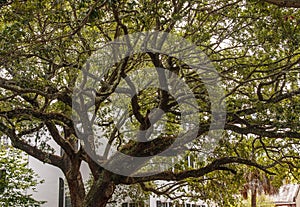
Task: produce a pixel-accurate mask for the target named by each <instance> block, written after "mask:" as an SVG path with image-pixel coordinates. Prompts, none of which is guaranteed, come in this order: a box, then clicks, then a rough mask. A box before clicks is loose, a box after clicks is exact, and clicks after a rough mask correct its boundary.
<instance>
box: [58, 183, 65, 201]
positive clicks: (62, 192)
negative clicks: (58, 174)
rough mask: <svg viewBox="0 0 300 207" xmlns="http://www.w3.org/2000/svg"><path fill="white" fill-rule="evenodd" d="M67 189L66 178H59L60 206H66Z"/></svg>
mask: <svg viewBox="0 0 300 207" xmlns="http://www.w3.org/2000/svg"><path fill="white" fill-rule="evenodd" d="M64 190H65V182H64V179H62V178H59V180H58V207H63V206H64V194H65V192H64Z"/></svg>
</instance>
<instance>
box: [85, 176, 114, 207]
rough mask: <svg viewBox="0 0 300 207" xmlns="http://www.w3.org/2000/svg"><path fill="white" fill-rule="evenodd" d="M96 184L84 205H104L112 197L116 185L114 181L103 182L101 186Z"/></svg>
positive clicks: (90, 206)
mask: <svg viewBox="0 0 300 207" xmlns="http://www.w3.org/2000/svg"><path fill="white" fill-rule="evenodd" d="M97 186H98V185H94V186H93V187H92V189H91V190H90V192H89V194H88V195H87V198H86V201H85V204H84V207H104V206H106V204H107V203H108V201H109V199H110V198H111V197H112V195H113V193H114V190H115V185H114V183H113V182H102V183H101V185H100V186H99V187H97Z"/></svg>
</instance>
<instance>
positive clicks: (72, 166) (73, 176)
mask: <svg viewBox="0 0 300 207" xmlns="http://www.w3.org/2000/svg"><path fill="white" fill-rule="evenodd" d="M80 165H81V161H80V160H77V159H73V160H69V159H68V160H67V161H66V165H65V166H66V168H65V169H67V170H66V171H64V172H65V173H64V174H65V177H66V179H67V182H68V187H69V191H70V198H71V203H72V207H83V202H84V198H85V188H84V183H83V179H82V176H81V173H80Z"/></svg>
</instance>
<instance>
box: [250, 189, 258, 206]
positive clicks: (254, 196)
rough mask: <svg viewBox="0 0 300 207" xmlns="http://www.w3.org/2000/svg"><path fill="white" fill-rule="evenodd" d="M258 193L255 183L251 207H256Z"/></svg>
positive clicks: (252, 190)
mask: <svg viewBox="0 0 300 207" xmlns="http://www.w3.org/2000/svg"><path fill="white" fill-rule="evenodd" d="M256 195H257V188H256V185H254V186H253V187H252V189H251V207H256Z"/></svg>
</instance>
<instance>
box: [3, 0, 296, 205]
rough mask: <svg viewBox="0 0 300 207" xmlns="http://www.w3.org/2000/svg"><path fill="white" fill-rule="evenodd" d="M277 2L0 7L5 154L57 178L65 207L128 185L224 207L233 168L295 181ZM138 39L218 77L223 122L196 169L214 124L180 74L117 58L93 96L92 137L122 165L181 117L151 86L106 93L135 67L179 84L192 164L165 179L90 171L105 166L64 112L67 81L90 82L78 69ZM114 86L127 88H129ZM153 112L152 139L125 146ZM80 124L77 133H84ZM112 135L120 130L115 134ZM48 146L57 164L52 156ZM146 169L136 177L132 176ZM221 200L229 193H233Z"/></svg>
mask: <svg viewBox="0 0 300 207" xmlns="http://www.w3.org/2000/svg"><path fill="white" fill-rule="evenodd" d="M267 2H271V3H274V4H277V5H279V6H280V7H278V6H277V5H273V4H269V3H267ZM284 2H287V3H284ZM289 2H292V5H289V4H288V1H266V2H265V1H252V0H249V1H245V0H233V1H225V0H217V1H210V0H203V1H197V0H196V1H188V0H170V1H158V0H141V1H138V0H133V1H114V0H104V1H103V0H96V1H95V0H80V1H77V0H76V1H75V0H67V1H60V0H57V1H47V0H44V1H38V0H32V1H26V0H24V1H22V0H19V1H1V2H0V91H1V94H0V132H1V135H2V136H7V137H9V138H10V140H11V142H12V144H13V146H14V147H16V148H19V149H21V150H23V151H25V152H26V153H28V154H29V155H31V156H33V157H35V158H37V159H39V160H40V161H41V162H44V163H48V164H50V165H53V166H56V167H58V168H59V169H61V170H62V172H63V173H64V174H65V177H66V180H67V182H68V186H69V190H70V195H71V201H72V206H74V207H82V206H92V207H94V206H95V207H96V206H105V205H106V204H107V203H108V202H109V200H110V199H111V197H112V195H113V193H114V191H115V189H116V186H119V185H133V184H138V185H140V186H141V188H142V189H143V190H145V191H153V192H155V193H157V194H168V195H169V196H170V197H171V193H172V190H174V189H179V187H182V186H185V185H187V186H190V190H191V191H190V192H196V195H197V196H198V197H200V198H203V199H209V198H211V199H216V200H218V201H219V202H220V205H226V204H225V202H227V200H226V199H225V196H223V195H221V191H218V190H220V189H226V186H227V187H228V186H231V184H230V183H232V182H229V180H231V181H235V183H236V184H239V183H240V182H242V180H243V179H242V174H243V167H244V166H251V167H255V168H258V169H260V170H261V171H263V172H265V173H268V174H276V173H280V171H281V170H282V169H281V168H280V167H278V166H281V167H284V168H287V169H290V171H291V172H292V173H296V172H297V170H296V169H297V167H298V166H299V165H298V159H297V158H298V157H299V152H298V147H299V138H300V129H299V112H300V102H299V94H300V89H299V84H300V82H299V78H300V74H299V61H300V59H299V58H300V51H299V41H300V31H299V30H300V29H299V21H300V19H299V10H297V9H295V8H286V7H290V6H293V7H297V1H289ZM293 2H294V3H293ZM281 6H283V7H281ZM145 31H161V32H166V33H170V34H174V35H178V36H180V37H183V38H185V39H186V40H188V41H191V42H193V43H194V44H195V45H197V47H198V48H199V49H201V50H202V51H203V52H204V53H205V54H206V55H207V57H208V58H209V59H210V61H211V62H212V65H213V66H214V67H215V68H216V70H217V72H218V77H219V80H220V84H219V86H220V87H222V88H223V91H224V97H223V99H222V100H223V101H224V103H225V102H226V112H227V115H226V120H225V124H224V131H223V132H222V134H221V135H219V137H218V140H219V141H218V143H217V146H215V147H214V148H213V149H211V150H210V151H209V153H206V154H205V156H201V158H199V156H198V155H199V153H202V155H203V149H202V147H203V142H202V141H203V140H205V139H207V137H208V136H209V134H208V132H209V123H210V121H211V120H212V119H213V116H214V115H213V114H212V111H211V109H210V107H211V102H210V100H209V93H208V91H207V90H206V89H205V84H204V83H203V79H201V77H200V76H199V75H197V74H195V73H193V72H192V70H191V66H190V65H187V64H185V63H184V62H183V61H180V60H179V59H178V58H175V57H172V56H169V55H167V54H160V53H158V52H155V51H154V50H152V51H151V50H149V51H148V50H146V51H145V52H143V53H137V54H134V55H129V56H127V57H126V58H123V59H121V60H120V61H119V62H117V63H115V64H113V65H111V67H110V68H109V69H108V70H107V73H106V74H105V75H104V76H102V77H101V80H99V83H98V85H97V87H95V88H93V94H94V96H95V100H96V101H95V107H94V108H93V109H94V111H93V114H94V115H96V116H97V122H96V125H97V127H99V128H101V130H102V131H101V132H102V133H101V138H102V139H106V140H107V142H108V143H111V144H112V145H114V146H116V147H117V150H118V151H119V152H122V153H124V154H127V155H130V156H134V157H145V156H149V155H153V154H157V153H159V152H161V151H163V150H165V149H166V148H168V147H169V146H170V145H171V144H172V143H173V142H174V140H176V136H177V135H178V133H179V132H180V130H181V128H180V124H181V123H180V118H181V116H182V113H183V112H182V111H180V107H179V103H178V102H177V101H175V100H174V97H172V96H171V94H169V93H167V92H166V91H165V90H162V88H163V83H164V82H163V81H160V82H159V84H161V85H160V86H161V87H160V88H155V87H149V88H147V89H145V90H142V91H139V93H138V94H137V95H136V96H133V97H131V96H130V94H131V93H130V91H129V92H128V91H126V90H125V89H126V88H125V89H124V91H122V90H121V92H120V90H116V89H117V87H118V85H119V84H121V82H122V80H124V79H126V77H127V76H129V75H130V74H134V72H135V71H137V70H140V69H141V68H149V67H159V68H162V69H163V70H162V71H161V70H157V75H158V77H159V80H161V79H164V78H165V77H166V75H168V73H167V71H171V72H173V73H175V74H177V75H178V77H180V79H181V80H183V81H184V82H186V84H187V85H188V86H189V88H191V90H192V92H193V94H194V97H195V99H197V110H198V114H197V117H198V118H199V120H198V121H199V126H198V127H199V130H198V131H197V139H194V140H193V142H192V144H188V145H186V149H187V151H188V152H189V154H190V158H192V159H193V162H194V163H195V165H193V166H187V165H186V164H185V157H186V156H181V157H180V156H179V157H178V158H179V159H180V158H182V162H180V161H179V163H177V164H176V165H175V166H174V167H172V168H166V169H164V171H162V172H160V173H158V174H151V175H145V176H140V177H134V176H126V175H119V174H117V173H113V172H111V171H109V170H106V169H105V168H103V167H102V165H101V163H105V162H108V160H109V156H108V154H107V153H104V154H103V156H99V157H97V159H95V157H93V156H91V153H88V152H87V150H86V149H87V148H88V149H95V147H96V145H97V144H99V143H97V139H95V136H93V135H94V134H93V133H90V134H87V135H89V136H86V137H84V136H83V137H82V134H80V130H79V131H78V129H76V126H77V124H78V123H74V116H73V115H74V110H75V112H76V106H77V112H78V107H79V108H80V107H81V108H80V109H82V106H78V105H76V103H75V104H74V100H73V101H72V97H73V95H74V92H76V90H77V89H76V90H75V88H76V87H77V86H76V83H78V79H79V78H81V79H82V80H81V83H82V82H84V80H85V78H84V77H82V72H83V71H87V73H83V74H88V75H89V74H90V73H89V64H86V62H87V61H88V60H89V58H90V57H91V56H92V55H93V54H95V53H96V52H97V50H99V48H100V49H101V48H102V47H103V46H104V45H105V44H106V43H107V42H111V41H114V40H116V39H118V38H119V37H122V36H123V35H128V34H133V33H137V32H145ZM174 44H175V43H174ZM119 47H120V48H121V46H119ZM116 54H117V53H116ZM111 58H115V57H113V56H112V57H111ZM103 61H104V60H103ZM83 76H84V75H83ZM145 79H146V77H145ZM126 83H127V85H128V88H129V89H130V90H133V89H134V88H133V86H132V84H131V83H130V81H127V82H126ZM128 88H127V89H128ZM120 93H123V94H125V95H126V94H127V95H128V94H129V95H128V96H129V97H131V101H130V102H128V103H126V104H127V105H126V107H128V111H129V113H128V114H129V117H128V120H129V121H127V122H121V123H116V122H115V121H116V120H114V116H115V115H116V114H115V113H114V111H112V110H113V107H112V106H113V104H114V103H113V102H112V98H113V97H115V95H118V94H120ZM114 100H115V99H114ZM153 109H159V110H162V111H164V113H165V116H164V117H163V118H164V120H165V130H164V132H163V133H161V134H159V135H158V136H156V137H155V138H154V139H151V141H149V142H138V141H135V140H136V136H139V138H143V137H141V135H143V134H139V135H136V134H135V133H133V132H132V131H134V129H142V130H144V131H145V130H148V129H150V128H151V121H150V117H149V114H150V115H151V114H152V115H153V113H152V112H151V111H153ZM149 112H150V113H149ZM86 115H87V117H85V118H88V114H86ZM75 120H76V119H75ZM86 123H88V122H86ZM86 123H85V124H86ZM125 123H126V124H125ZM85 124H84V123H83V125H82V127H83V128H84V127H86V129H87V130H90V129H91V127H90V126H89V125H85ZM120 124H121V125H122V124H124V126H126V127H125V128H126V129H128V130H127V131H126V130H124V129H123V130H120V128H121V127H120V126H119V125H120ZM79 135H80V136H79ZM83 135H85V133H83ZM144 135H145V134H144ZM154 135H155V134H154ZM145 136H146V135H145ZM49 140H53V141H54V142H55V143H56V144H57V145H59V146H60V147H61V148H62V149H63V151H64V153H61V154H60V153H58V152H55V150H54V149H53V146H51V145H49ZM79 142H80V143H81V144H80V145H78V143H79ZM89 152H90V151H89ZM172 153H173V154H174V152H170V154H171V155H172ZM171 155H170V156H171ZM107 156H108V157H107ZM198 158H199V159H198ZM83 162H85V163H87V165H88V167H89V168H90V170H91V174H92V177H93V180H94V181H93V182H92V185H91V187H90V189H89V191H88V192H86V191H85V185H84V181H83V178H82V175H81V173H80V170H79V168H80V166H81V164H82V163H83ZM142 164H143V163H137V164H136V165H137V166H134V167H137V168H139V166H141V165H142ZM147 170H148V169H147V166H146V168H144V169H143V170H142V172H140V173H143V172H145V171H147ZM155 180H165V181H171V182H170V183H169V184H167V186H166V187H165V188H163V189H157V188H155V186H154V185H153V183H152V181H155ZM170 185H171V187H170ZM227 192H228V193H232V194H233V193H237V188H236V187H235V188H231V189H229V190H228V191H227ZM223 194H224V192H223ZM185 195H186V196H189V193H188V192H186V193H185ZM218 196H219V197H218ZM220 197H221V198H224V200H221V199H220ZM228 202H230V199H229V201H228Z"/></svg>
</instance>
